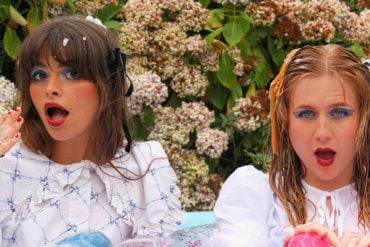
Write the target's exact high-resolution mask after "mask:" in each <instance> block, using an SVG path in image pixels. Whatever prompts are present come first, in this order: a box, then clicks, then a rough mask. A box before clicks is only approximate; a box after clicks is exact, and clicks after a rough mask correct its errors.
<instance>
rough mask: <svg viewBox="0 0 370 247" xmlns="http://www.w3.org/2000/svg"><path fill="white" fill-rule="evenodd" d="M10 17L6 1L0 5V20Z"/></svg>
mask: <svg viewBox="0 0 370 247" xmlns="http://www.w3.org/2000/svg"><path fill="white" fill-rule="evenodd" d="M9 18H10V13H9V6H8V4H7V3H5V4H4V3H2V4H1V5H0V21H2V20H7V19H9Z"/></svg>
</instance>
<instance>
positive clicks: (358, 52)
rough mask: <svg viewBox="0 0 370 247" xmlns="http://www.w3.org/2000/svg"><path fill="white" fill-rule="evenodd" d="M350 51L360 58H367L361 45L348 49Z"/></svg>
mask: <svg viewBox="0 0 370 247" xmlns="http://www.w3.org/2000/svg"><path fill="white" fill-rule="evenodd" d="M348 49H349V50H351V51H353V52H354V53H355V54H356V55H357V56H359V57H360V58H363V57H365V54H364V50H363V49H362V46H361V45H359V44H354V45H351V46H350V47H348Z"/></svg>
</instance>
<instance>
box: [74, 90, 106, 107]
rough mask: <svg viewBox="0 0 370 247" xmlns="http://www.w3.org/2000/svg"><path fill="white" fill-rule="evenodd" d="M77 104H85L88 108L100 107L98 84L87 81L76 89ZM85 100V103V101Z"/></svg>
mask: <svg viewBox="0 0 370 247" xmlns="http://www.w3.org/2000/svg"><path fill="white" fill-rule="evenodd" d="M74 95H75V99H76V106H78V105H82V104H84V105H85V107H86V108H87V109H90V110H95V111H97V108H98V107H99V102H100V100H99V95H98V89H97V86H96V85H95V84H93V83H87V84H85V85H83V86H82V87H80V88H78V89H76V91H75V93H74ZM83 102H84V103H83Z"/></svg>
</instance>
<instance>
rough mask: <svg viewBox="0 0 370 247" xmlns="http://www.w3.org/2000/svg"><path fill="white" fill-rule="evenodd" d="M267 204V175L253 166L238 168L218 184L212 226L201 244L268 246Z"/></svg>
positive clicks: (269, 201)
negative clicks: (214, 226)
mask: <svg viewBox="0 0 370 247" xmlns="http://www.w3.org/2000/svg"><path fill="white" fill-rule="evenodd" d="M271 207H272V191H271V189H270V186H269V183H268V177H267V175H266V174H263V173H262V172H261V171H258V170H257V169H255V168H254V167H253V166H244V167H241V168H238V169H237V170H236V171H235V172H234V173H233V174H232V175H230V176H229V177H228V179H227V180H226V181H225V184H224V185H223V186H222V189H221V192H220V195H219V198H218V199H217V202H216V205H215V209H214V214H215V218H216V229H215V231H214V233H213V234H212V236H211V237H210V238H209V239H208V240H207V241H206V243H205V246H206V247H216V246H220V247H238V246H240V247H242V246H259V247H263V246H271V240H270V239H269V229H268V218H269V214H270V211H271Z"/></svg>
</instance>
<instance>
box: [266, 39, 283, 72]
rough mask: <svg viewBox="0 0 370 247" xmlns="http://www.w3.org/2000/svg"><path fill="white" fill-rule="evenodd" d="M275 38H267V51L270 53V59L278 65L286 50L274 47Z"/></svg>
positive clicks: (281, 61)
mask: <svg viewBox="0 0 370 247" xmlns="http://www.w3.org/2000/svg"><path fill="white" fill-rule="evenodd" d="M276 45H277V44H276V43H275V40H273V39H272V38H269V39H268V40H267V47H268V50H269V53H270V54H271V59H272V61H274V63H275V64H276V65H277V66H278V67H280V66H281V65H282V64H283V62H284V59H285V56H286V52H285V51H284V50H283V49H280V48H279V47H276Z"/></svg>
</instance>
